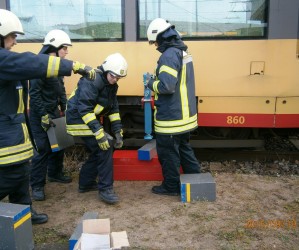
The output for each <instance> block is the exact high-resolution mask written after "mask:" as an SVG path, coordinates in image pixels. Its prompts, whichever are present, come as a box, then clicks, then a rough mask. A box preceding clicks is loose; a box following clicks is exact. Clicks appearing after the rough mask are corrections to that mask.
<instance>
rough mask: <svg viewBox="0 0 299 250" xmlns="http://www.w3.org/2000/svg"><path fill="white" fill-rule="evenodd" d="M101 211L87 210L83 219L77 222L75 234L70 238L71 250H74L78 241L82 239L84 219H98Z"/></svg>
mask: <svg viewBox="0 0 299 250" xmlns="http://www.w3.org/2000/svg"><path fill="white" fill-rule="evenodd" d="M98 218H99V213H98V212H85V213H84V215H83V216H82V218H81V220H80V221H79V223H78V224H77V226H76V228H75V230H74V232H73V234H72V235H71V237H70V238H69V250H73V249H74V247H75V245H76V243H77V241H78V240H79V239H80V237H81V235H82V233H83V220H88V219H98Z"/></svg>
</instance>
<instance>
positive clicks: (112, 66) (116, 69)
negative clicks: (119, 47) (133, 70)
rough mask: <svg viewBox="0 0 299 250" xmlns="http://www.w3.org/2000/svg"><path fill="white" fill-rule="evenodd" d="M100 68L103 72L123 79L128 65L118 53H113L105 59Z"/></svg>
mask: <svg viewBox="0 0 299 250" xmlns="http://www.w3.org/2000/svg"><path fill="white" fill-rule="evenodd" d="M102 67H103V69H104V71H105V72H106V71H108V72H111V73H113V74H115V75H117V76H119V77H124V76H126V75H127V70H128V63H127V61H126V59H125V58H124V57H123V56H122V55H121V54H120V53H115V54H111V55H109V56H108V57H107V58H106V59H105V61H104V62H103V64H102Z"/></svg>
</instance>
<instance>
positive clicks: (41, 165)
mask: <svg viewBox="0 0 299 250" xmlns="http://www.w3.org/2000/svg"><path fill="white" fill-rule="evenodd" d="M71 45H72V43H71V40H70V38H69V36H68V34H66V33H65V32H64V31H62V30H57V29H55V30H51V31H50V32H49V33H48V34H47V35H46V36H45V40H44V43H43V47H42V49H41V51H40V52H39V54H48V55H53V56H58V57H60V58H64V57H65V56H66V55H67V53H68V46H71ZM29 95H30V116H29V117H30V124H31V129H32V133H33V138H34V140H35V143H36V145H37V148H38V153H36V154H35V155H34V157H33V159H32V162H31V173H30V185H31V189H32V198H33V199H34V200H36V201H42V200H45V191H44V186H45V184H46V176H47V173H48V181H51V182H60V183H69V182H71V181H72V179H71V177H70V176H66V175H65V174H64V172H63V159H64V150H59V151H57V152H52V150H51V146H50V142H49V139H48V135H47V130H48V129H49V128H50V126H51V124H49V123H45V122H44V121H48V120H50V121H51V122H52V119H55V118H59V117H61V113H63V112H64V111H65V108H66V93H65V87H64V82H63V77H52V78H43V79H34V80H30V91H29ZM52 126H55V124H54V123H53V122H52Z"/></svg>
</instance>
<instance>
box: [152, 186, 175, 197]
mask: <svg viewBox="0 0 299 250" xmlns="http://www.w3.org/2000/svg"><path fill="white" fill-rule="evenodd" d="M152 192H153V193H154V194H160V195H169V196H179V195H180V192H179V190H177V191H169V190H167V189H166V188H165V187H164V186H163V184H162V185H160V186H153V187H152Z"/></svg>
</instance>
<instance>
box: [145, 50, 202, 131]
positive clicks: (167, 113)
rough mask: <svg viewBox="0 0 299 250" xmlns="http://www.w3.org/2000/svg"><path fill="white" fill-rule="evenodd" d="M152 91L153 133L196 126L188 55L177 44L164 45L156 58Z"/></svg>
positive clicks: (192, 82) (184, 129)
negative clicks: (153, 108) (156, 63)
mask: <svg viewBox="0 0 299 250" xmlns="http://www.w3.org/2000/svg"><path fill="white" fill-rule="evenodd" d="M148 87H149V88H150V89H151V90H152V91H154V103H155V111H154V124H155V133H157V134H181V133H186V132H189V131H192V130H194V129H196V128H197V126H198V123H197V103H196V97H195V80H194V72H193V62H192V56H191V55H190V54H188V53H187V52H185V51H184V50H182V48H180V45H178V46H169V47H167V48H166V49H165V50H164V51H163V53H162V55H161V56H160V58H159V61H158V65H157V69H156V78H155V79H152V80H150V81H149V84H148Z"/></svg>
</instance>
